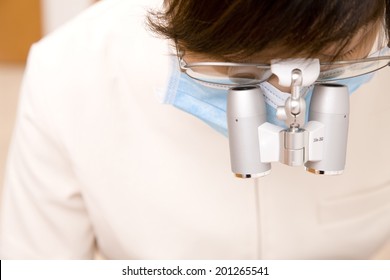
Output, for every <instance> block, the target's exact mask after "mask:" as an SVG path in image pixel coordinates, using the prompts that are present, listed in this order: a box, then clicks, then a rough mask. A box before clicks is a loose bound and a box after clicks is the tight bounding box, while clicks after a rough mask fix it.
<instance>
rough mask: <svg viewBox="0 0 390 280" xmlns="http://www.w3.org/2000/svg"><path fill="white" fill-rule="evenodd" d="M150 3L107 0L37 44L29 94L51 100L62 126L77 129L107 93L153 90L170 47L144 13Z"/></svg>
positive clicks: (115, 95) (164, 70)
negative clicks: (147, 23) (31, 89)
mask: <svg viewBox="0 0 390 280" xmlns="http://www.w3.org/2000/svg"><path fill="white" fill-rule="evenodd" d="M149 2H151V3H156V2H157V1H149ZM147 3H148V1H146V4H145V3H141V1H124V0H114V1H102V3H99V4H98V5H95V6H94V7H92V8H91V9H89V10H88V11H86V12H85V13H83V14H81V15H80V16H78V17H77V18H75V19H74V20H72V21H70V22H69V23H67V24H65V25H64V26H62V27H61V28H59V29H58V30H57V31H55V32H53V33H52V34H50V35H49V36H47V37H46V38H44V39H43V40H41V41H40V42H38V43H36V44H35V45H34V46H33V48H32V50H31V53H30V57H29V62H28V69H27V74H26V79H27V80H29V81H30V83H32V84H33V85H32V86H31V87H32V88H33V89H34V90H33V92H31V93H30V94H33V95H35V97H34V99H35V100H36V102H40V103H41V104H46V105H45V110H47V111H48V113H47V114H48V115H50V116H51V117H50V118H51V119H53V118H54V119H53V120H52V121H53V122H55V123H56V125H55V126H56V127H57V128H58V129H62V130H64V131H65V130H66V128H69V129H71V130H73V129H74V128H75V127H74V124H75V123H79V120H80V119H83V117H86V115H87V114H88V113H92V112H91V110H93V109H92V108H100V109H101V106H104V105H103V104H102V103H105V102H107V98H108V99H111V101H112V100H113V99H115V98H116V99H115V100H114V102H116V101H118V98H119V99H120V98H122V97H120V96H119V95H123V94H125V93H126V98H127V99H131V98H135V97H136V96H135V95H136V94H140V90H139V88H141V87H142V92H143V93H144V94H149V96H151V95H152V94H153V91H154V89H155V88H156V87H159V86H160V85H162V84H164V82H165V80H166V79H167V75H168V61H169V55H168V52H169V51H168V48H167V42H166V41H164V40H161V39H159V38H156V37H155V36H153V35H152V34H151V32H150V31H149V30H148V27H147V25H146V21H145V20H146V17H145V16H146V13H147V11H148V9H149V8H150V7H153V5H150V6H148V5H147ZM156 71H157V72H158V75H155V73H156ZM150 77H152V78H150ZM146 80H148V82H145V81H146ZM128 85H131V86H128ZM127 101H128V102H131V100H127ZM95 113H96V112H95ZM88 118H90V115H89V116H88ZM68 132H69V131H68Z"/></svg>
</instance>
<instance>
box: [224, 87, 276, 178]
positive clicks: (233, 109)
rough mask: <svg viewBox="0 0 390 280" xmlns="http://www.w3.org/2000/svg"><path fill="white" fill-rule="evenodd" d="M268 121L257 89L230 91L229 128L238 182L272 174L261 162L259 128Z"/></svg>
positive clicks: (242, 88)
mask: <svg viewBox="0 0 390 280" xmlns="http://www.w3.org/2000/svg"><path fill="white" fill-rule="evenodd" d="M266 121H267V113H266V106H265V102H264V97H263V93H262V92H261V90H260V88H259V87H257V86H245V87H234V88H231V89H229V92H228V98H227V124H228V134H229V147H230V162H231V168H232V172H233V173H234V174H235V175H236V176H237V177H239V178H255V177H261V176H264V175H267V174H269V173H270V171H271V164H270V163H262V162H261V161H260V148H259V136H258V127H259V126H260V125H262V124H263V123H264V122H266Z"/></svg>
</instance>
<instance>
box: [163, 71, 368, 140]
mask: <svg viewBox="0 0 390 280" xmlns="http://www.w3.org/2000/svg"><path fill="white" fill-rule="evenodd" d="M175 66H176V65H174V67H173V70H172V73H171V77H170V81H169V84H168V87H167V89H166V92H165V93H164V94H163V100H162V102H164V103H167V104H172V105H173V106H175V107H176V108H179V109H180V110H183V111H185V112H187V113H190V114H192V115H193V116H195V117H197V118H199V119H200V120H202V121H203V122H205V123H207V124H208V125H209V126H211V127H212V128H213V129H215V130H216V131H218V132H220V133H222V134H223V135H225V136H227V135H228V134H227V121H226V101H227V89H226V88H225V87H223V86H218V85H212V86H210V85H205V84H202V83H200V82H198V81H196V80H194V79H192V78H190V77H188V76H187V75H186V74H185V73H182V72H180V71H179V70H178V67H177V66H176V67H175ZM372 76H373V74H372V73H371V74H366V75H362V76H359V77H354V78H349V79H344V80H340V81H338V82H337V83H339V84H344V85H346V86H348V88H349V92H350V93H352V92H354V91H355V90H357V89H358V88H359V87H360V86H361V85H362V84H364V83H366V82H368V81H369V80H370V79H371V78H372ZM259 86H260V87H261V89H262V92H263V94H264V97H265V101H266V108H267V121H268V122H270V123H272V124H275V125H278V126H281V127H285V123H284V122H283V121H280V120H279V119H277V117H276V108H277V107H278V106H283V105H284V104H285V101H286V99H287V98H288V97H289V96H290V94H289V93H285V92H282V91H280V90H278V89H277V88H275V87H274V86H272V85H271V84H269V83H268V82H264V83H261V84H260V85H259ZM312 90H313V86H311V87H308V88H305V89H304V92H303V95H304V96H305V99H306V102H307V104H310V99H311V95H312ZM307 112H309V110H307ZM306 117H307V116H306Z"/></svg>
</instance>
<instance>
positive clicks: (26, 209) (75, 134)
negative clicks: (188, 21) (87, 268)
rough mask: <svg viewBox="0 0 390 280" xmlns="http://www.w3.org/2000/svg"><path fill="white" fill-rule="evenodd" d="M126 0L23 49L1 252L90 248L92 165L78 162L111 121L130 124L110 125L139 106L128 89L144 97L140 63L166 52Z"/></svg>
mask: <svg viewBox="0 0 390 280" xmlns="http://www.w3.org/2000/svg"><path fill="white" fill-rule="evenodd" d="M130 2H132V3H130ZM135 3H138V4H139V3H140V1H134V2H133V1H117V0H113V1H102V3H101V4H98V5H96V6H94V7H92V8H91V9H89V10H88V11H86V12H85V13H83V14H81V15H80V16H79V17H77V18H75V19H74V20H72V21H71V22H69V23H67V24H65V25H64V26H62V27H61V28H59V29H58V30H57V31H55V32H53V33H52V34H50V35H49V36H47V37H46V38H44V39H42V40H41V41H40V42H38V43H36V44H35V45H34V46H33V47H32V49H31V51H30V55H29V59H28V63H27V67H26V73H25V77H24V80H23V85H22V89H21V95H20V102H19V108H18V116H17V121H16V126H15V130H14V135H13V140H12V144H11V147H10V151H9V157H8V161H7V170H6V178H5V182H4V195H3V196H4V203H3V205H2V219H1V223H2V225H1V233H0V235H1V238H0V246H1V251H2V253H1V254H2V255H1V257H2V258H7V259H10V258H26V259H30V258H76V259H78V258H91V257H92V256H93V248H94V233H93V229H92V225H91V221H90V218H89V216H88V214H87V210H86V208H85V207H86V206H85V201H84V200H83V197H82V195H81V193H82V192H83V190H82V188H83V186H85V184H86V180H87V179H86V178H85V177H87V176H89V174H90V176H91V177H94V176H96V169H93V168H92V171H91V172H90V173H88V175H85V172H84V173H83V171H84V170H83V169H82V168H80V166H83V167H84V166H91V162H90V161H91V155H93V154H96V152H97V151H99V150H101V151H102V150H104V148H105V147H106V146H104V144H105V143H108V141H107V138H105V136H104V135H110V133H107V130H108V129H109V128H110V127H114V128H115V127H118V129H117V130H116V131H115V132H118V134H120V133H122V131H123V130H122V128H125V127H131V121H128V122H125V123H124V124H123V125H121V124H118V125H116V123H119V122H121V120H122V119H123V118H122V116H123V114H124V113H125V112H126V113H127V112H128V111H130V112H129V114H131V110H132V108H135V107H136V106H144V103H142V104H140V102H139V100H137V95H136V94H139V95H140V94H142V95H144V96H146V97H147V98H151V97H150V96H152V95H153V90H152V88H153V87H154V86H155V84H156V83H145V82H143V81H144V78H145V76H146V74H147V72H146V69H147V67H143V66H142V65H148V64H149V62H150V61H151V60H153V59H154V58H153V57H154V56H156V57H158V56H159V55H160V54H159V52H160V50H162V49H164V50H166V43H165V42H164V41H162V40H159V39H157V38H154V37H153V36H151V34H150V33H149V32H148V31H147V29H146V27H145V11H146V10H147V9H146V8H145V6H141V5H136V4H135ZM151 42H153V43H151ZM145 50H150V53H149V52H148V54H146V53H145V52H144V51H145ZM151 54H152V55H151ZM145 59H149V60H148V61H146V62H145ZM140 63H142V65H141V66H140ZM164 63H165V62H164ZM165 64H166V63H165ZM166 65H167V64H166ZM163 68H164V67H163ZM160 69H161V67H160ZM137 84H139V85H140V86H141V85H142V86H143V89H144V91H143V92H140V91H139V90H138V89H139V87H138V86H137ZM128 85H132V87H129V86H128ZM122 113H123V114H122ZM126 116H128V115H126ZM133 119H134V118H131V117H127V118H126V120H133ZM115 132H114V133H113V137H116V136H118V135H117V134H115ZM102 135H103V136H102ZM97 142H98V143H97ZM92 144H96V145H92ZM114 144H115V142H109V144H107V145H109V146H110V147H113V146H115V145H114ZM92 147H94V148H92ZM103 153H104V151H103ZM92 161H93V160H92ZM83 175H85V177H83ZM19 205H23V208H20V207H19ZM69 225H72V226H69ZM25 228H29V230H28V231H26V230H25ZM42 239H44V240H45V242H44V243H42Z"/></svg>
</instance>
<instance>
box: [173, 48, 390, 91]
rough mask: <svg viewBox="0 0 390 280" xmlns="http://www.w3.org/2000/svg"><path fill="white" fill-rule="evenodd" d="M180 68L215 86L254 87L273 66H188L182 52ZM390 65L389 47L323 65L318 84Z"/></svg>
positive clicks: (267, 74)
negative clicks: (359, 56)
mask: <svg viewBox="0 0 390 280" xmlns="http://www.w3.org/2000/svg"><path fill="white" fill-rule="evenodd" d="M177 56H178V59H179V66H180V69H181V70H182V71H184V72H185V73H186V74H187V75H188V76H189V77H191V78H193V79H195V80H198V81H201V82H204V83H208V84H214V85H223V86H237V85H253V84H259V83H262V82H264V81H266V80H268V79H269V78H270V77H271V75H272V72H271V64H267V63H263V64H262V63H260V64H259V63H235V62H195V63H187V62H186V61H185V60H184V58H183V56H184V53H183V52H180V51H179V50H178V55H177ZM389 64H390V48H389V47H388V46H387V45H386V46H385V47H382V48H380V49H379V50H378V51H376V52H374V53H372V54H371V55H369V56H368V57H366V58H363V59H355V60H344V61H334V62H321V63H320V75H319V77H318V79H317V81H316V83H320V82H327V81H336V80H342V79H347V78H352V77H357V76H361V75H364V74H368V73H372V72H375V71H378V70H380V69H382V68H384V67H386V66H388V65H389Z"/></svg>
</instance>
